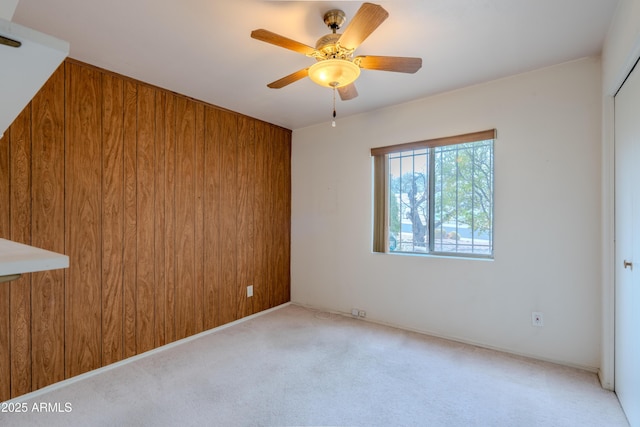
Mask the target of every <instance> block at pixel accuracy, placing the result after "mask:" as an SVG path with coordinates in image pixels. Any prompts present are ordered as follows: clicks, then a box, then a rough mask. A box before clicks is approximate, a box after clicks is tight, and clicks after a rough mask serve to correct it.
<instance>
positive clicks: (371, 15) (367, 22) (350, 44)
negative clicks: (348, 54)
mask: <svg viewBox="0 0 640 427" xmlns="http://www.w3.org/2000/svg"><path fill="white" fill-rule="evenodd" d="M388 17H389V12H387V11H386V10H384V8H383V7H382V6H379V5H377V4H372V3H363V4H362V6H360V9H358V11H357V12H356V14H355V15H354V17H353V19H352V20H351V22H350V23H349V25H347V28H345V30H344V32H343V33H342V36H341V37H340V40H338V42H339V43H340V45H341V46H342V47H345V48H347V49H355V48H357V47H358V46H360V44H361V43H362V42H363V41H365V39H366V38H367V37H369V35H370V34H371V33H373V32H374V30H375V29H376V28H378V26H379V25H380V24H382V23H383V22H384V20H385V19H387V18H388Z"/></svg>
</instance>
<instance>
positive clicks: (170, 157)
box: [165, 94, 177, 342]
mask: <svg viewBox="0 0 640 427" xmlns="http://www.w3.org/2000/svg"><path fill="white" fill-rule="evenodd" d="M176 104H177V97H176V96H175V95H173V94H167V104H166V110H165V114H166V116H165V117H166V118H165V142H166V150H165V165H166V166H165V171H166V182H165V198H166V199H165V200H166V201H165V220H166V223H165V224H166V232H165V238H166V240H165V263H166V264H165V272H166V275H165V277H166V288H165V290H166V293H165V304H166V308H165V325H166V334H165V338H166V341H167V342H172V341H175V340H176V339H177V338H176V337H177V334H176Z"/></svg>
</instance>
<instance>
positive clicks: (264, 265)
mask: <svg viewBox="0 0 640 427" xmlns="http://www.w3.org/2000/svg"><path fill="white" fill-rule="evenodd" d="M268 130H269V127H268V125H267V124H266V123H264V122H257V123H256V124H255V132H256V142H255V157H256V160H255V165H256V169H255V176H254V180H255V196H254V224H255V225H254V230H255V244H254V253H255V259H254V279H253V282H254V283H253V305H254V309H255V310H256V311H262V310H265V309H267V308H268V307H269V282H268V277H267V276H268V264H269V259H268V257H267V252H266V250H267V230H268V227H269V224H268V221H269V218H268V211H267V201H268V197H269V193H268V179H269V177H268V174H267V162H266V161H265V159H266V158H267V156H268V153H269V149H268V148H269V147H268V145H267V144H268Z"/></svg>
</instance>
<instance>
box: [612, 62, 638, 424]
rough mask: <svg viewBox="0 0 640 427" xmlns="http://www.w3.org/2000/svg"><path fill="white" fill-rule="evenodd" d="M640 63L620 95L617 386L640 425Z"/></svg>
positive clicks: (634, 421) (617, 132) (617, 131)
mask: <svg viewBox="0 0 640 427" xmlns="http://www.w3.org/2000/svg"><path fill="white" fill-rule="evenodd" d="M639 68H640V65H639V66H637V67H636V69H635V70H634V71H633V72H632V73H631V74H630V76H629V78H628V79H627V81H626V82H625V83H624V85H623V86H622V88H621V89H620V91H619V92H618V94H617V95H616V97H615V211H616V213H615V221H616V233H615V235H616V266H615V275H616V281H615V282H616V303H615V304H616V315H615V321H616V324H615V328H616V332H615V389H616V393H617V395H618V399H619V400H620V403H621V404H622V407H623V409H624V411H625V414H626V415H627V418H628V420H629V423H630V424H631V426H632V427H640V69H639Z"/></svg>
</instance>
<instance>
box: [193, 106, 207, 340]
mask: <svg viewBox="0 0 640 427" xmlns="http://www.w3.org/2000/svg"><path fill="white" fill-rule="evenodd" d="M195 133H196V134H195V138H196V139H195V165H196V167H195V203H196V205H195V223H194V228H195V230H196V232H195V241H194V246H195V254H194V255H195V260H194V262H195V295H194V300H195V333H199V332H202V331H203V330H204V227H205V224H204V105H203V104H201V103H198V104H196V111H195Z"/></svg>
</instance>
